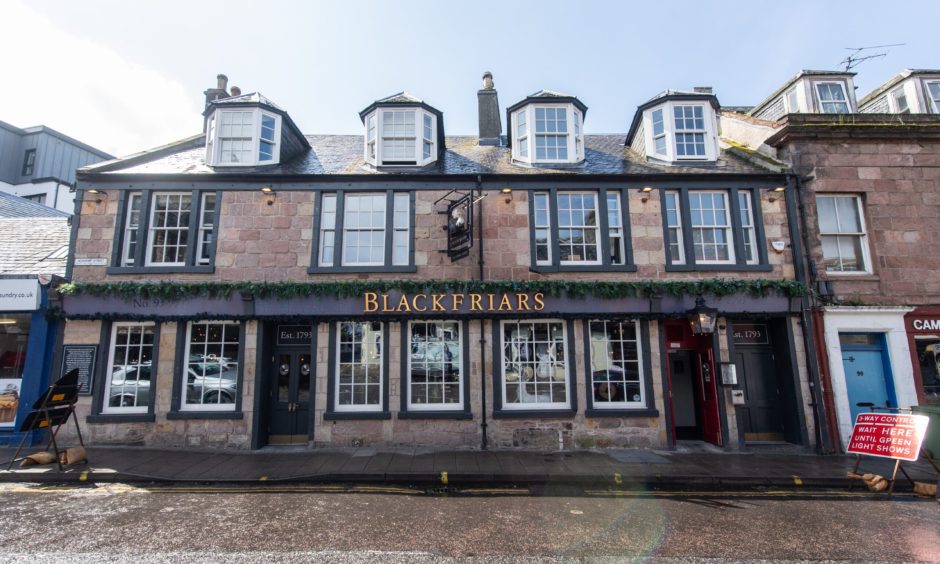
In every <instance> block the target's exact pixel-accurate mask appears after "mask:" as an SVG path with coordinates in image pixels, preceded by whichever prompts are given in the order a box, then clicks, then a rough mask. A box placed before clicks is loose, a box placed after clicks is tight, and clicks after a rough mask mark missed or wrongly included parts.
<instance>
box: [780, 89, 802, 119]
mask: <svg viewBox="0 0 940 564" xmlns="http://www.w3.org/2000/svg"><path fill="white" fill-rule="evenodd" d="M800 90H802V89H801V88H799V86H798V85H794V86H793V87H792V88H790V89H789V90H787V91H786V93H785V94H784V95H783V98H784V103H785V104H786V108H787V113H788V114H799V113H802V110H801V108H802V107H803V104H802V103H801V102H800Z"/></svg>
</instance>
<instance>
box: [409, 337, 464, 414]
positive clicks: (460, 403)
mask: <svg viewBox="0 0 940 564" xmlns="http://www.w3.org/2000/svg"><path fill="white" fill-rule="evenodd" d="M417 323H424V324H432V323H433V324H437V325H438V330H439V331H441V333H442V334H443V333H444V330H443V326H444V325H445V324H448V325H449V324H453V325H454V326H455V327H456V329H457V350H458V351H459V360H458V362H457V363H456V364H457V387H458V390H459V392H458V394H457V402H456V403H444V402H443V401H442V402H440V403H430V402H427V403H415V402H414V399H413V398H412V386H413V384H414V382H412V380H411V377H412V364H411V362H412V359H411V346H412V341H413V339H414V326H415V324H417ZM407 326H408V331H407V334H406V336H405V342H404V343H402V347H404V348H406V353H405V356H407V357H408V361H407V371H408V372H407V374H408V378H407V381H406V382H405V386H407V390H406V396H405V397H406V405H407V406H408V411H463V408H464V394H465V393H466V390H464V385H463V382H464V358H463V354H464V348H463V340H464V331H463V323H462V322H460V321H459V320H454V319H437V320H432V319H416V320H412V321H409V322H408V324H407ZM436 342H441V341H436ZM426 385H427V386H428V387H429V388H430V387H431V386H432V385H434V386H437V385H438V384H437V383H434V384H432V383H430V382H428V383H426ZM439 385H440V386H441V388H442V393H441V398H442V399H443V388H444V387H445V386H447V385H448V384H447V383H445V382H444V381H443V380H442V381H441V383H440V384H439Z"/></svg>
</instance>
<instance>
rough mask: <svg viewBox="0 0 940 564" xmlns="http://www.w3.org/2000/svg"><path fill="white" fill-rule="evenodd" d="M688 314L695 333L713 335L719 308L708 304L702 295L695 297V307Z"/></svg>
mask: <svg viewBox="0 0 940 564" xmlns="http://www.w3.org/2000/svg"><path fill="white" fill-rule="evenodd" d="M688 315H689V324H691V325H692V334H693V335H711V334H712V333H714V332H715V322H716V321H717V320H718V310H717V309H715V308H713V307H708V306H706V305H705V298H703V297H702V296H698V297H697V298H695V307H693V308H692V309H690V310H689V312H688Z"/></svg>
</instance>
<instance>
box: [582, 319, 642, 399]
mask: <svg viewBox="0 0 940 564" xmlns="http://www.w3.org/2000/svg"><path fill="white" fill-rule="evenodd" d="M595 323H602V324H603V325H604V332H605V336H606V334H607V331H606V329H607V325H609V324H617V325H627V324H632V325H633V327H634V334H635V335H636V340H635V341H632V342H634V343H635V344H636V372H637V374H638V376H639V381H638V383H639V386H640V399H639V400H637V401H632V400H628V399H627V397H626V382H627V380H626V378H625V377H624V379H623V380H622V381H620V380H617V381H616V382H621V383H622V384H623V386H624V390H623V400H621V401H605V400H598V399H597V398H596V397H593V393H594V386H595V385H596V384H597V383H596V382H595V381H594V373H595V372H600V371H602V370H603V371H606V372H610V367H611V366H612V365H611V363H610V354H609V352H607V351H609V350H610V349H609V347H610V346H611V345H613V344H614V343H629V342H631V341H629V340H624V339H621V340H620V341H609V340H606V339H605V342H606V343H607V347H605V349H607V350H606V351H605V353H607V354H605V355H604V359H603V360H604V366H603V367H602V368H598V369H597V370H595V368H596V367H599V366H600V362H599V359H598V358H597V357H598V356H599V354H598V353H599V351H596V350H595V347H594V334H593V332H592V331H591V330H592V329H593V327H592V326H593V325H594V324H595ZM587 324H588V339H589V340H590V342H589V343H588V346H589V347H591V354H590V358H591V366H590V367H589V369H588V371H587V378H588V379H589V380H590V382H591V393H592V398H591V404H592V406H593V407H594V409H646V408H647V403H646V400H647V397H646V378H647V375H646V374H645V373H644V372H643V335H642V333H641V331H640V322H639V321H638V320H616V319H591V320H588V321H587ZM632 362H633V361H630V363H631V364H632ZM607 381H608V382H612V381H613V380H610V379H609V377H608V380H607Z"/></svg>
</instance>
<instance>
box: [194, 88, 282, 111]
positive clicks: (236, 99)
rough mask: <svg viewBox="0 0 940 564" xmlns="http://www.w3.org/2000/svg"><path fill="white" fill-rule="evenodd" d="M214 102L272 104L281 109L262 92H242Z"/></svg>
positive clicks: (219, 104) (273, 106)
mask: <svg viewBox="0 0 940 564" xmlns="http://www.w3.org/2000/svg"><path fill="white" fill-rule="evenodd" d="M212 103H213V104H215V105H218V106H223V105H226V104H264V105H265V106H270V107H272V108H274V109H275V110H281V111H282V112H283V111H284V110H283V109H281V107H280V106H278V105H277V104H275V103H274V102H272V101H271V99H270V98H268V97H267V96H265V95H263V94H261V93H260V92H251V93H249V94H240V95H238V96H229V97H228V98H219V99H217V100H213V101H212Z"/></svg>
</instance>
